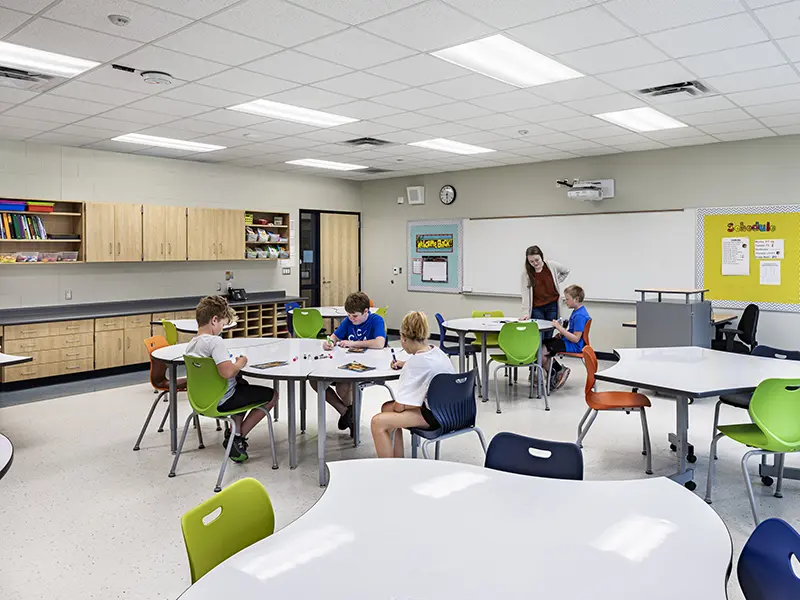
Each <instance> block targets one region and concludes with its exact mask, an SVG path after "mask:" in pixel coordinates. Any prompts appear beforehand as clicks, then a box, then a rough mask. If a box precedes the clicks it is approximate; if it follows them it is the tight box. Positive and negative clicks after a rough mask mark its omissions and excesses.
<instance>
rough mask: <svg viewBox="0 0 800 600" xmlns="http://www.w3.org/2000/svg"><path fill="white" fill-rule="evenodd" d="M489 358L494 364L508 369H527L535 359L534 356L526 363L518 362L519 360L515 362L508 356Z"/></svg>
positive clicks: (498, 355)
mask: <svg viewBox="0 0 800 600" xmlns="http://www.w3.org/2000/svg"><path fill="white" fill-rule="evenodd" d="M491 358H492V360H493V361H494V362H498V363H501V364H504V365H508V366H509V367H522V366H525V367H527V366H528V365H530V364H531V363H532V362H535V361H536V358H537V357H536V356H534V357H533V358H532V359H531V360H529V361H527V362H521V361H519V360H517V359H515V358H513V357H510V356H508V355H506V354H492V357H491Z"/></svg>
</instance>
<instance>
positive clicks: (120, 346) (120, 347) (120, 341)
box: [117, 338, 122, 350]
mask: <svg viewBox="0 0 800 600" xmlns="http://www.w3.org/2000/svg"><path fill="white" fill-rule="evenodd" d="M117 341H118V342H119V344H118V345H119V349H120V350H122V338H119V340H117Z"/></svg>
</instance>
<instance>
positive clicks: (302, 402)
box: [300, 379, 308, 433]
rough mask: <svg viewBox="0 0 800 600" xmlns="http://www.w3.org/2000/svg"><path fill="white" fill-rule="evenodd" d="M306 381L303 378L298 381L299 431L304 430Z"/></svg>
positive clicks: (302, 431)
mask: <svg viewBox="0 0 800 600" xmlns="http://www.w3.org/2000/svg"><path fill="white" fill-rule="evenodd" d="M307 391H308V382H307V381H306V380H305V379H304V380H302V381H301V382H300V433H305V432H306V392H307Z"/></svg>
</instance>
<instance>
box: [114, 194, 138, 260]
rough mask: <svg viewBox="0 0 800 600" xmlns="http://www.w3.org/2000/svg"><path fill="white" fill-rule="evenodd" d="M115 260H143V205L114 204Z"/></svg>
mask: <svg viewBox="0 0 800 600" xmlns="http://www.w3.org/2000/svg"><path fill="white" fill-rule="evenodd" d="M114 260H115V261H117V262H141V260H142V205H141V204H115V205H114Z"/></svg>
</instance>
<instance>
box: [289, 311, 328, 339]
mask: <svg viewBox="0 0 800 600" xmlns="http://www.w3.org/2000/svg"><path fill="white" fill-rule="evenodd" d="M292 327H294V336H295V337H298V338H304V339H312V340H313V339H317V337H318V336H319V332H320V331H322V330H323V329H324V328H325V323H324V322H323V320H322V315H321V314H320V312H319V311H318V310H317V309H316V308H295V309H294V310H293V311H292Z"/></svg>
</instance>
